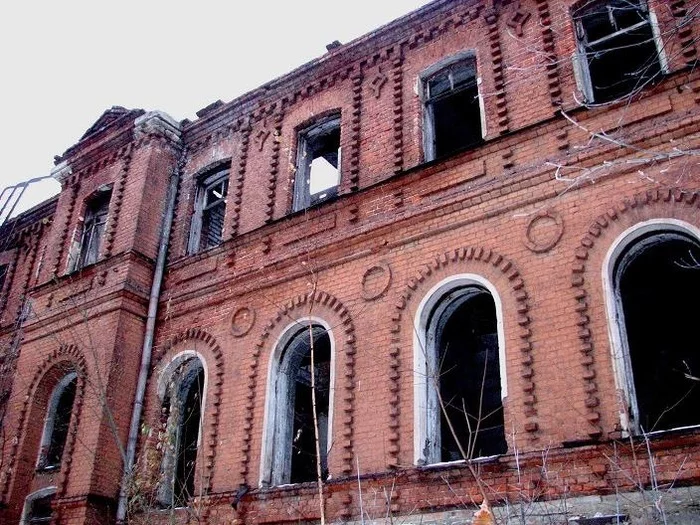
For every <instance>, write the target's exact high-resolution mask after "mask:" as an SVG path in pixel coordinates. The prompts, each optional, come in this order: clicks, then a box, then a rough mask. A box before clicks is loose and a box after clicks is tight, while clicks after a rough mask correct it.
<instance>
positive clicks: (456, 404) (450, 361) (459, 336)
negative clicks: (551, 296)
mask: <svg viewBox="0 0 700 525" xmlns="http://www.w3.org/2000/svg"><path fill="white" fill-rule="evenodd" d="M454 301H455V303H456V304H455V305H454V306H451V307H447V308H446V309H445V311H444V312H443V314H442V316H441V318H440V319H439V320H437V323H438V324H437V328H438V330H437V333H436V344H437V360H438V362H437V373H438V375H439V379H438V382H439V389H440V399H441V401H442V405H443V406H444V410H440V418H441V419H440V443H441V451H440V461H455V460H460V459H472V458H476V457H483V456H491V455H495V454H502V453H505V452H506V451H507V448H508V447H507V444H506V440H505V430H504V423H503V402H502V399H501V376H500V364H499V352H498V335H497V321H496V306H495V303H494V301H493V297H492V296H491V294H489V293H488V292H486V291H485V290H482V289H479V288H474V287H471V288H469V289H468V290H467V291H465V293H464V294H462V295H461V296H460V297H458V298H457V299H455V300H454ZM448 419H449V421H448ZM450 426H451V427H452V428H450ZM457 439H458V440H459V443H458V442H457ZM460 445H461V450H460ZM463 453H464V454H463ZM464 456H467V457H466V458H465V457H464Z"/></svg>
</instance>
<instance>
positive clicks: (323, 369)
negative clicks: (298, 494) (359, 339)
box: [261, 321, 333, 485]
mask: <svg viewBox="0 0 700 525" xmlns="http://www.w3.org/2000/svg"><path fill="white" fill-rule="evenodd" d="M331 347H332V338H331V334H330V333H329V331H328V330H327V329H326V328H325V327H324V326H322V325H320V324H316V323H312V322H311V321H309V324H308V325H307V326H304V325H303V323H299V324H295V326H294V327H293V328H291V329H289V330H287V331H286V332H285V335H284V336H283V337H282V339H281V341H280V343H279V346H278V349H277V351H276V352H275V355H274V356H273V359H274V360H273V362H272V363H271V367H270V379H269V384H268V402H267V414H266V437H265V439H264V445H263V447H264V450H263V462H262V476H261V479H262V483H263V484H264V485H280V484H284V483H302V482H305V481H313V480H315V479H316V477H317V468H320V471H321V477H322V478H324V479H325V478H327V477H328V448H329V445H330V438H329V436H330V419H331V416H330V410H331V407H332V400H331V391H332V353H333V352H332V348H331ZM314 404H315V408H316V411H315V412H316V416H315V419H316V421H317V425H316V426H315V425H314ZM316 436H318V443H316ZM317 451H318V453H317Z"/></svg>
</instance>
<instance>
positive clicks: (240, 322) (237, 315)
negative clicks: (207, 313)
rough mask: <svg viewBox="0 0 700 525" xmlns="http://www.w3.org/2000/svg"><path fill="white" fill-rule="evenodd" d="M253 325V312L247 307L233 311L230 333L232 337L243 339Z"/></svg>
mask: <svg viewBox="0 0 700 525" xmlns="http://www.w3.org/2000/svg"><path fill="white" fill-rule="evenodd" d="M254 324H255V310H253V309H252V308H249V307H247V306H240V307H238V308H236V309H235V310H234V311H233V315H232V316H231V331H232V332H233V335H234V337H243V336H244V335H246V334H247V333H248V332H250V330H251V329H252V328H253V325H254Z"/></svg>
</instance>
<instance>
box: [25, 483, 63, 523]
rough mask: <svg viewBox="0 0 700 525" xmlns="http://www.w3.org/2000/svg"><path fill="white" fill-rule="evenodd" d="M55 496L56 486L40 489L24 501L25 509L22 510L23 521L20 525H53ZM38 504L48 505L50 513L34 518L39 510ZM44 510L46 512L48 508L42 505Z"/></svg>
mask: <svg viewBox="0 0 700 525" xmlns="http://www.w3.org/2000/svg"><path fill="white" fill-rule="evenodd" d="M55 496H56V487H55V486H50V487H46V488H43V489H39V490H37V491H36V492H33V493H31V494H29V495H28V496H27V497H26V498H25V499H24V507H23V509H22V519H21V520H20V525H34V524H39V523H51V518H52V516H53V500H54V498H55ZM38 503H48V510H49V511H50V512H48V513H46V512H43V513H42V515H40V516H34V515H33V514H34V513H35V511H36V509H37V506H38V505H37V504H38ZM42 508H43V510H45V509H46V506H44V505H42Z"/></svg>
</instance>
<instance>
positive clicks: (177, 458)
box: [159, 358, 206, 507]
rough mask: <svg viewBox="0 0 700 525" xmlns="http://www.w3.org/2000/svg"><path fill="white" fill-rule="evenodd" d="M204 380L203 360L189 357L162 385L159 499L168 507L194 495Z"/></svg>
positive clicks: (177, 504) (185, 500)
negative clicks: (163, 435)
mask: <svg viewBox="0 0 700 525" xmlns="http://www.w3.org/2000/svg"><path fill="white" fill-rule="evenodd" d="M205 380H206V377H205V372H204V366H202V362H201V361H200V360H199V359H198V358H191V359H188V360H186V361H184V362H183V363H181V364H179V365H177V368H175V370H174V371H173V372H172V374H171V375H170V376H169V380H168V383H167V385H166V388H165V395H164V400H163V410H162V414H163V418H164V420H165V446H164V452H163V462H162V468H161V478H162V485H161V487H160V490H159V500H160V502H161V504H163V505H165V506H168V507H184V506H187V503H188V500H189V498H190V497H192V496H194V495H195V474H196V467H197V451H198V446H199V435H200V427H201V422H202V411H203V410H202V409H203V400H204V388H205Z"/></svg>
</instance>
